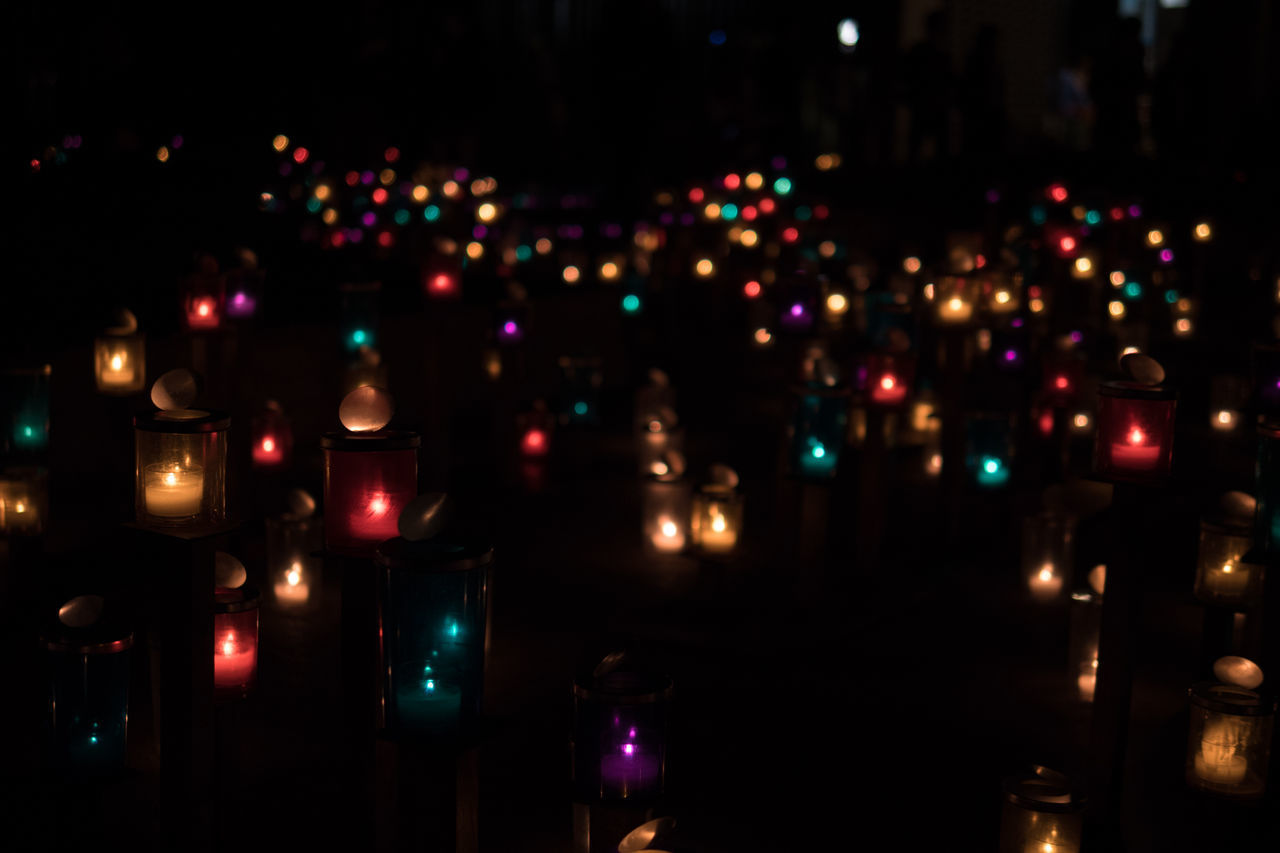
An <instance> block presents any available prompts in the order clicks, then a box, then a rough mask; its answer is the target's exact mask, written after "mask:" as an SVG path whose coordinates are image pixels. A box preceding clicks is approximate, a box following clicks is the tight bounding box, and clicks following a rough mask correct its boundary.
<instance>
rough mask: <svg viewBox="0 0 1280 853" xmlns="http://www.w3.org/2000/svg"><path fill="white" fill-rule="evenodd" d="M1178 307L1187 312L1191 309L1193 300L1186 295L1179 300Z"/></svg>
mask: <svg viewBox="0 0 1280 853" xmlns="http://www.w3.org/2000/svg"><path fill="white" fill-rule="evenodd" d="M1177 308H1178V310H1179V311H1181V312H1183V313H1184V314H1185V313H1186V312H1188V311H1190V310H1191V300H1190V299H1188V298H1187V297H1185V296H1184V297H1182V298H1181V299H1179V300H1178V301H1177Z"/></svg>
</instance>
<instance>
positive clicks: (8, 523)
mask: <svg viewBox="0 0 1280 853" xmlns="http://www.w3.org/2000/svg"><path fill="white" fill-rule="evenodd" d="M39 525H40V514H39V513H38V512H36V507H35V504H34V503H32V501H31V499H30V498H26V497H16V498H0V531H5V532H9V533H17V532H20V531H24V530H30V529H32V528H35V527H38V526H39Z"/></svg>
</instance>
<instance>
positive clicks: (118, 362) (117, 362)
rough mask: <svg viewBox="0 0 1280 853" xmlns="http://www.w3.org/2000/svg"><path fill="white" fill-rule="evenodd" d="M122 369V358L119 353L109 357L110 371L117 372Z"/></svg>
mask: <svg viewBox="0 0 1280 853" xmlns="http://www.w3.org/2000/svg"><path fill="white" fill-rule="evenodd" d="M122 367H124V356H122V355H120V354H119V353H117V354H116V355H113V356H111V369H112V370H119V369H121V368H122Z"/></svg>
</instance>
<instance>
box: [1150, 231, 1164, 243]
mask: <svg viewBox="0 0 1280 853" xmlns="http://www.w3.org/2000/svg"><path fill="white" fill-rule="evenodd" d="M1163 242H1164V233H1163V232H1161V231H1160V229H1159V228H1152V229H1151V230H1150V231H1148V232H1147V245H1148V246H1159V245H1160V244H1161V243H1163Z"/></svg>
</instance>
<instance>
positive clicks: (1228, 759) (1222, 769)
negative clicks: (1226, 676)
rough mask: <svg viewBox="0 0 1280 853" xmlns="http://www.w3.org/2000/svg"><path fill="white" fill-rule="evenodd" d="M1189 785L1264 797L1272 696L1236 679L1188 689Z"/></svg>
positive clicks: (1223, 793) (1220, 793) (1240, 796)
mask: <svg viewBox="0 0 1280 853" xmlns="http://www.w3.org/2000/svg"><path fill="white" fill-rule="evenodd" d="M1190 696H1191V725H1190V727H1189V729H1188V732H1187V764H1186V773H1187V784H1188V785H1189V786H1190V787H1191V788H1194V789H1196V790H1200V791H1204V792H1207V793H1210V794H1215V795H1217V796H1220V797H1227V798H1230V799H1240V800H1255V799H1259V798H1261V797H1262V795H1263V792H1264V790H1265V787H1266V781H1267V766H1268V764H1269V762H1270V760H1271V729H1272V725H1273V722H1274V720H1275V710H1276V704H1275V700H1274V699H1264V698H1263V697H1262V695H1260V694H1259V693H1256V692H1254V691H1252V690H1248V689H1246V688H1244V687H1238V686H1236V685H1234V684H1219V683H1216V682H1202V683H1200V684H1197V685H1195V686H1194V687H1192V688H1191V690H1190Z"/></svg>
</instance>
